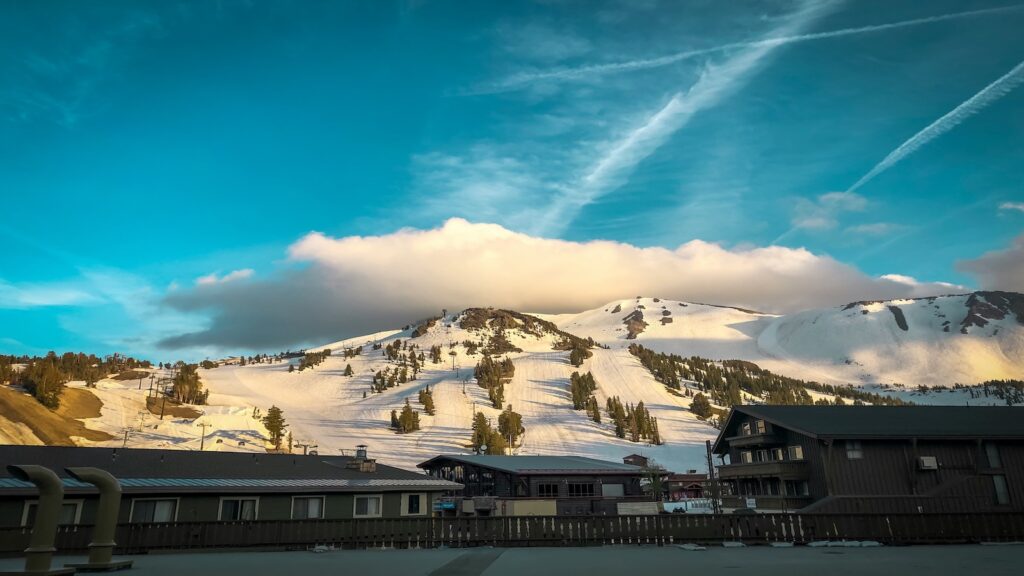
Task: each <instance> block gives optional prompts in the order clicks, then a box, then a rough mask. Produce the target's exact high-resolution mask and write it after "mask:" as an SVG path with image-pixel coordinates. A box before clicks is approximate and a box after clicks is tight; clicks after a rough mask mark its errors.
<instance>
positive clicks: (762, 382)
mask: <svg viewBox="0 0 1024 576" xmlns="http://www.w3.org/2000/svg"><path fill="white" fill-rule="evenodd" d="M629 351H630V353H631V354H633V355H634V356H636V357H637V359H639V360H640V364H642V365H643V366H644V368H646V369H647V370H648V372H650V373H651V375H652V376H653V377H654V379H655V380H657V381H658V382H661V383H662V384H664V385H665V386H667V387H668V388H670V389H673V390H680V389H681V387H682V386H681V381H683V380H686V381H689V382H693V383H694V384H695V385H696V388H697V389H698V390H699V391H701V392H704V393H706V394H707V395H708V396H709V397H710V400H711V402H712V403H713V404H716V405H718V406H723V407H726V408H728V407H731V406H734V405H736V404H742V403H743V393H744V392H746V393H747V394H750V395H752V396H755V397H757V398H759V399H761V400H762V401H764V402H766V403H768V404H816V403H817V404H821V403H828V401H827V400H824V399H822V400H818V401H817V402H815V400H814V398H813V397H812V396H811V395H810V394H809V393H808V390H813V391H815V392H820V393H822V394H830V395H833V396H836V397H839V398H846V399H848V400H852V401H853V403H854V404H864V403H870V404H877V405H903V404H907V402H905V401H903V400H900V399H899V398H894V397H890V396H884V395H881V394H876V393H873V392H865V391H863V390H860V389H857V388H853V387H849V386H834V385H831V384H821V383H819V382H813V381H812V382H806V381H804V380H799V379H796V378H790V377H788V376H781V375H779V374H775V373H773V372H771V371H769V370H765V369H764V368H761V367H760V366H758V365H757V364H754V363H753V362H748V361H745V360H723V361H714V360H709V359H707V358H701V357H699V356H691V357H689V358H683V357H682V356H679V355H677V354H665V353H662V352H655V351H653V350H650V349H648V348H645V347H643V346H641V345H640V344H630V346H629ZM837 401H838V399H837Z"/></svg>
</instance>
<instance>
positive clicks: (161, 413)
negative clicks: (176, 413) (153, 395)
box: [160, 392, 167, 420]
mask: <svg viewBox="0 0 1024 576" xmlns="http://www.w3.org/2000/svg"><path fill="white" fill-rule="evenodd" d="M166 407H167V392H164V399H163V402H161V403H160V419H161V420H163V419H164V408H166Z"/></svg>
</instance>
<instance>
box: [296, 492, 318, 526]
mask: <svg viewBox="0 0 1024 576" xmlns="http://www.w3.org/2000/svg"><path fill="white" fill-rule="evenodd" d="M323 517H324V497H323V496H295V497H293V498H292V520H310V519H313V518H323Z"/></svg>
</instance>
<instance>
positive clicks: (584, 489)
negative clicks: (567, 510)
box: [569, 482, 594, 498]
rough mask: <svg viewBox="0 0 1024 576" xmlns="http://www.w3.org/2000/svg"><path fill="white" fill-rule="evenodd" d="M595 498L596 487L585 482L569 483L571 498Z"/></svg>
mask: <svg viewBox="0 0 1024 576" xmlns="http://www.w3.org/2000/svg"><path fill="white" fill-rule="evenodd" d="M593 496H594V485H593V484H589V483H583V482H570V483H569V498H591V497H593Z"/></svg>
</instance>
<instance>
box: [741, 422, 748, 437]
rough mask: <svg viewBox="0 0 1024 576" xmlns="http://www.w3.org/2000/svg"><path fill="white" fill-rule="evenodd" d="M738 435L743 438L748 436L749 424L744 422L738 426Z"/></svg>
mask: <svg viewBox="0 0 1024 576" xmlns="http://www.w3.org/2000/svg"><path fill="white" fill-rule="evenodd" d="M740 434H743V435H744V436H750V422H744V423H743V424H740Z"/></svg>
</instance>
